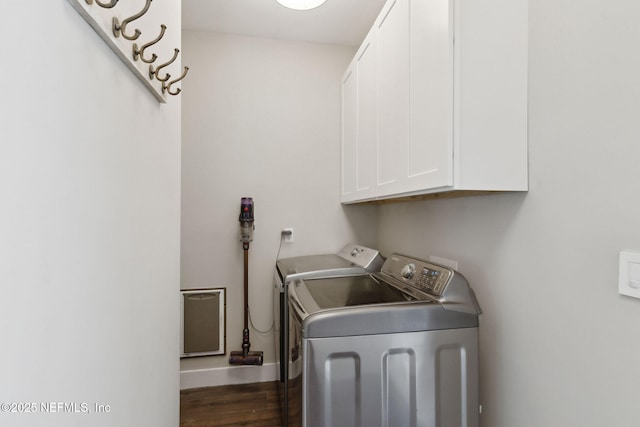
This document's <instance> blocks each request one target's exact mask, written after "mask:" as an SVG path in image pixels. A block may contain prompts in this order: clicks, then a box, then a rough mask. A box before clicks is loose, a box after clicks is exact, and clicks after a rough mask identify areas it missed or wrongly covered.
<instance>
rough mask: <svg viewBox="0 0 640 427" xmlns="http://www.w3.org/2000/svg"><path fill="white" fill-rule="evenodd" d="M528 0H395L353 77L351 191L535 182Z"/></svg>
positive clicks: (374, 194)
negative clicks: (530, 163) (530, 151)
mask: <svg viewBox="0 0 640 427" xmlns="http://www.w3.org/2000/svg"><path fill="white" fill-rule="evenodd" d="M527 8H528V5H527V0H510V1H508V2H505V1H501V0H389V1H388V2H387V3H386V4H385V6H384V8H383V9H382V11H381V13H380V15H379V16H378V18H377V20H376V22H375V24H374V26H373V28H372V29H371V31H370V32H369V34H368V36H367V39H366V40H365V42H364V43H363V45H362V46H361V47H360V49H359V50H358V52H357V53H356V57H355V58H354V61H353V62H352V63H351V65H350V67H349V69H348V70H347V72H346V73H345V75H344V76H345V77H344V78H343V106H342V108H343V141H342V149H343V158H342V161H343V164H342V171H343V176H342V180H343V188H342V201H343V202H345V203H348V202H357V201H369V200H376V199H389V198H396V197H404V196H414V195H421V194H431V193H440V192H452V191H526V190H527Z"/></svg>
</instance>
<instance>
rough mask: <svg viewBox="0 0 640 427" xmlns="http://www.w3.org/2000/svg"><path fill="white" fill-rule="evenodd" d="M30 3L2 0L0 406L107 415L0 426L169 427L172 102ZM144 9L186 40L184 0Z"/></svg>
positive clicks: (79, 28) (59, 12) (174, 343)
mask: <svg viewBox="0 0 640 427" xmlns="http://www.w3.org/2000/svg"><path fill="white" fill-rule="evenodd" d="M36 3H37V4H34V3H33V2H2V3H0V15H2V16H4V17H5V18H6V19H5V21H4V23H3V25H2V26H0V36H1V38H2V43H1V44H0V57H1V58H2V60H1V61H0V80H1V81H2V95H1V101H0V122H1V125H0V141H1V142H0V195H1V197H2V199H1V200H2V209H0V236H1V237H0V289H1V291H2V296H1V297H0V319H1V322H0V324H1V325H2V344H1V346H2V351H1V352H0V378H1V381H0V382H1V385H0V402H2V403H3V404H4V403H11V402H15V403H36V404H38V405H39V404H40V403H49V404H50V403H52V402H53V403H55V404H57V403H63V404H65V403H66V404H69V403H75V404H76V405H78V406H77V408H82V407H81V406H79V405H81V404H83V403H84V404H87V405H88V407H87V409H89V410H93V409H94V407H93V405H94V404H96V403H97V404H101V405H109V406H110V412H109V413H89V414H83V413H74V412H71V413H69V412H64V409H63V412H61V413H46V412H42V409H41V407H40V406H38V407H37V413H7V412H5V411H2V412H0V425H3V426H9V425H10V426H35V425H47V426H51V427H56V426H64V427H69V426H87V425H91V426H105V427H107V426H108V427H112V426H142V425H145V426H167V427H169V426H176V425H177V424H178V418H179V411H178V402H179V396H178V390H179V383H178V381H179V376H178V370H179V364H178V357H177V354H178V333H179V329H178V324H179V323H178V307H179V306H178V289H179V283H178V281H179V215H180V211H179V209H180V205H179V198H180V187H179V179H180V100H179V99H171V100H169V103H168V104H166V105H159V104H158V102H157V101H156V100H155V98H153V97H152V96H151V95H150V94H149V93H148V92H147V90H146V89H145V88H144V87H143V86H142V84H141V83H140V82H139V81H138V80H137V79H136V78H135V77H134V76H133V75H132V73H131V72H130V71H129V69H127V68H126V67H125V66H124V64H122V63H121V62H120V60H119V59H117V57H116V56H115V55H114V53H113V52H112V51H111V50H110V49H109V48H108V47H107V46H106V45H105V44H104V43H103V41H102V40H101V39H100V38H99V37H98V36H97V35H96V34H95V33H94V31H93V30H92V29H91V28H90V27H89V25H88V24H87V23H86V22H85V21H84V20H83V19H82V18H81V17H80V15H79V14H78V13H77V12H76V11H75V10H74V9H73V8H72V7H71V5H70V4H69V3H68V2H67V1H62V0H60V1H40V2H36ZM96 7H97V6H96ZM153 7H155V8H161V7H162V8H164V15H165V16H166V21H165V22H164V23H165V24H167V25H168V26H170V28H171V29H172V31H171V34H167V36H166V37H168V38H169V39H170V40H171V43H174V44H176V46H179V44H180V2H164V3H163V2H159V4H157V5H156V4H155V2H154V5H153ZM167 33H169V31H168V32H167ZM54 407H55V405H54ZM3 409H4V407H3Z"/></svg>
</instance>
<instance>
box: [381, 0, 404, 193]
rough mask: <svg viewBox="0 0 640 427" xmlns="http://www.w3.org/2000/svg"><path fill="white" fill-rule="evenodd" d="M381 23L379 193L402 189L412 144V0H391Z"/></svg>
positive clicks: (382, 15) (383, 12)
mask: <svg viewBox="0 0 640 427" xmlns="http://www.w3.org/2000/svg"><path fill="white" fill-rule="evenodd" d="M376 25H377V33H378V39H377V46H378V146H377V156H376V160H377V162H376V187H377V188H376V195H377V196H385V195H389V194H393V193H397V192H398V191H402V188H403V186H404V185H405V181H406V178H407V176H408V175H407V155H408V148H409V1H408V0H396V1H392V2H388V3H387V5H386V6H385V9H383V11H382V14H381V19H379V21H378V22H377V23H376Z"/></svg>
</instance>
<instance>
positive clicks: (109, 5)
mask: <svg viewBox="0 0 640 427" xmlns="http://www.w3.org/2000/svg"><path fill="white" fill-rule="evenodd" d="M87 3H89V4H91V3H93V0H87ZM96 4H97V5H98V6H100V7H104V8H105V9H111V8H112V7H114V6H115V5H116V4H118V0H111V1H110V2H109V3H101V2H100V0H96Z"/></svg>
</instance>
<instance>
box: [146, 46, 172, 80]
mask: <svg viewBox="0 0 640 427" xmlns="http://www.w3.org/2000/svg"><path fill="white" fill-rule="evenodd" d="M178 53H180V49H178V48H175V49H173V58H171V60H170V61H169V62H165V63H164V64H162V65H158V68H156V69H155V70H154V69H153V65H149V78H150V79H153V76H154V75H155V76H156V79H157V80H158V81H161V82H166V81H167V80H169V78H170V77H171V76H170V75H169V74H167V75H165V76H164V77H163V78H160V77H158V73H159V72H160V70H162V69H163V68H164V67H166V66H168V65H170V64H171V63H172V62H173V61H175V60H176V58H177V57H178Z"/></svg>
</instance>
